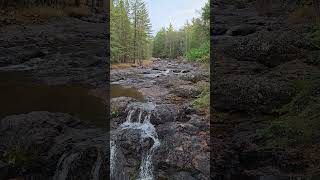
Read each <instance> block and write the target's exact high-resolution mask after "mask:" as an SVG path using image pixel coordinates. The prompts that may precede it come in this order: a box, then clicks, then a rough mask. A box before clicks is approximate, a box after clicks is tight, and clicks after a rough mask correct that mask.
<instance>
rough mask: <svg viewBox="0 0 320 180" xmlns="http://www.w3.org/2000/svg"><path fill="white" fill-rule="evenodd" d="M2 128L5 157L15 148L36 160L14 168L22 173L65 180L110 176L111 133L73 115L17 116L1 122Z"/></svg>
mask: <svg viewBox="0 0 320 180" xmlns="http://www.w3.org/2000/svg"><path fill="white" fill-rule="evenodd" d="M0 129H1V131H0V152H2V154H1V157H3V152H11V151H12V150H13V148H15V147H19V148H20V150H21V151H22V152H21V153H23V154H28V155H29V156H30V157H32V160H30V161H27V162H25V165H23V167H14V168H18V170H19V169H20V168H23V169H26V171H27V172H29V173H32V172H39V169H40V170H41V172H42V173H43V175H48V174H49V175H50V176H55V177H59V178H62V179H64V178H67V179H68V178H70V177H83V178H85V179H87V178H90V177H92V176H95V177H99V178H100V179H103V178H105V177H106V175H107V173H108V168H106V167H107V166H106V165H107V164H108V163H109V162H108V160H107V159H106V158H105V157H107V156H108V154H107V153H106V151H105V148H106V144H108V142H109V141H108V138H107V137H108V136H107V134H106V133H105V132H103V131H102V130H99V129H94V128H91V127H90V125H88V124H85V123H83V122H81V121H80V120H78V119H76V118H74V117H72V116H70V115H67V114H63V113H49V112H32V113H29V114H22V115H13V116H8V117H6V118H4V119H2V120H1V125H0ZM76 169H77V171H76ZM92 169H95V171H93V170H92ZM97 174H98V176H97Z"/></svg>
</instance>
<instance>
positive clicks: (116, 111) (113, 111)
mask: <svg viewBox="0 0 320 180" xmlns="http://www.w3.org/2000/svg"><path fill="white" fill-rule="evenodd" d="M120 113H121V111H120V109H119V108H115V107H112V109H111V117H118V116H119V115H120Z"/></svg>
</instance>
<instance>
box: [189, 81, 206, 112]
mask: <svg viewBox="0 0 320 180" xmlns="http://www.w3.org/2000/svg"><path fill="white" fill-rule="evenodd" d="M200 88H201V94H200V95H199V96H198V98H197V99H195V100H194V101H193V102H192V106H193V107H195V108H196V109H198V110H201V111H205V112H209V109H210V88H209V85H204V86H202V87H200Z"/></svg>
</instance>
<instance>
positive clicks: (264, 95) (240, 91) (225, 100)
mask: <svg viewBox="0 0 320 180" xmlns="http://www.w3.org/2000/svg"><path fill="white" fill-rule="evenodd" d="M213 86H214V88H213V92H214V94H215V98H214V99H213V106H214V108H216V109H219V110H232V109H233V110H239V111H255V112H265V113H270V112H272V110H275V109H277V108H280V107H281V106H282V105H284V104H286V103H288V102H289V101H290V99H291V98H292V97H293V96H294V94H295V88H294V87H293V86H292V85H290V84H289V83H287V82H283V81H278V80H274V79H267V78H263V77H254V76H232V77H231V76H230V77H224V78H221V79H220V78H218V79H217V80H216V81H214V84H213Z"/></svg>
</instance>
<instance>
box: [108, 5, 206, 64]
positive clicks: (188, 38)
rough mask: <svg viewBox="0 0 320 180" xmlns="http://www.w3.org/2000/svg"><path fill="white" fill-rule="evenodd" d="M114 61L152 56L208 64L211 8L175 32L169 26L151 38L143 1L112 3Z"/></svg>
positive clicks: (112, 56) (111, 23)
mask: <svg viewBox="0 0 320 180" xmlns="http://www.w3.org/2000/svg"><path fill="white" fill-rule="evenodd" d="M110 7H111V8H110V9H111V18H110V19H111V22H110V33H111V60H112V62H113V63H126V62H134V61H135V60H144V59H148V58H150V57H156V58H171V59H176V58H181V57H183V58H187V59H188V60H192V61H201V62H208V61H209V59H210V57H209V52H210V42H209V39H210V38H209V36H210V33H209V29H210V6H209V2H208V3H207V4H206V5H205V6H204V7H203V8H202V10H201V12H200V13H201V17H199V18H193V19H192V21H191V22H186V23H185V25H184V26H183V27H182V28H181V29H179V30H175V29H174V27H173V26H172V25H171V24H170V25H169V27H163V28H162V29H161V30H160V31H159V32H157V33H156V35H155V37H152V35H151V24H150V19H149V15H148V11H147V9H146V4H145V2H144V1H143V0H133V1H128V0H113V1H111V6H110Z"/></svg>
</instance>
